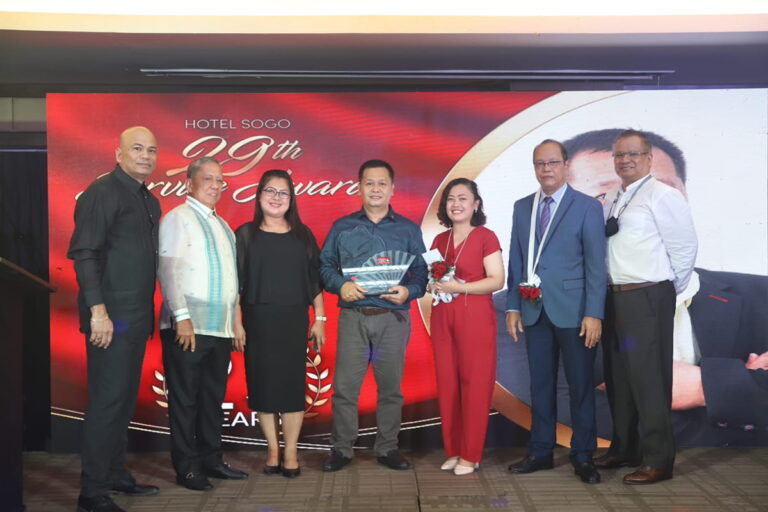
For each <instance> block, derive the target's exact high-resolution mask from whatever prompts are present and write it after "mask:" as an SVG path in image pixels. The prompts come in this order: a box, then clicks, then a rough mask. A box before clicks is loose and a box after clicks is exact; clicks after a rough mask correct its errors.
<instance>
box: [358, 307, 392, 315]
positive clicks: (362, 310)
mask: <svg viewBox="0 0 768 512" xmlns="http://www.w3.org/2000/svg"><path fill="white" fill-rule="evenodd" d="M352 310H353V311H357V312H358V313H360V314H363V315H365V316H375V315H384V314H386V313H390V312H392V310H391V309H389V308H355V307H353V308H352Z"/></svg>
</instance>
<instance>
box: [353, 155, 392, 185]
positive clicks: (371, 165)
mask: <svg viewBox="0 0 768 512" xmlns="http://www.w3.org/2000/svg"><path fill="white" fill-rule="evenodd" d="M374 167H384V168H385V169H386V170H387V172H389V179H390V180H391V181H392V183H394V182H395V171H394V169H392V166H391V165H389V164H388V163H387V162H385V161H384V160H368V161H367V162H363V165H361V166H360V170H359V171H357V181H363V173H364V172H365V170H366V169H373V168H374Z"/></svg>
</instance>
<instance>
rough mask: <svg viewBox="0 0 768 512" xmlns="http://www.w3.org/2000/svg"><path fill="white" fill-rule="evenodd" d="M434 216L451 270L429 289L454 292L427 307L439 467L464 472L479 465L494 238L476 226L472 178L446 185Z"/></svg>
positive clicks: (497, 250) (486, 402) (499, 279)
mask: <svg viewBox="0 0 768 512" xmlns="http://www.w3.org/2000/svg"><path fill="white" fill-rule="evenodd" d="M437 217H438V219H439V220H440V223H441V224H442V225H444V226H446V227H447V228H449V229H448V230H447V231H444V232H443V233H440V234H439V235H437V236H436V237H435V240H434V241H433V242H432V249H438V250H439V251H440V254H441V255H442V257H443V260H444V261H445V262H446V263H448V264H449V265H451V266H455V277H451V279H450V280H448V281H439V282H437V283H431V284H430V292H432V293H433V295H435V294H439V293H444V294H453V298H452V299H449V300H450V302H445V301H441V302H439V303H438V304H437V305H435V306H433V308H432V315H431V320H430V328H431V337H432V346H433V347H434V351H435V370H436V373H437V390H438V402H439V404H440V415H441V416H442V427H443V443H444V445H445V453H446V455H447V456H448V459H447V460H446V461H445V463H443V465H442V466H441V469H443V470H446V471H449V470H453V472H454V474H456V475H468V474H470V473H472V472H474V470H475V469H477V468H478V467H479V465H480V460H481V459H482V456H483V446H484V445H485V435H486V430H487V427H488V411H489V409H490V406H491V394H492V393H493V385H494V381H495V380H496V313H495V312H494V309H493V302H492V300H491V294H492V293H493V292H495V291H497V290H500V289H501V288H502V287H503V285H504V263H503V261H502V258H501V246H500V245H499V240H498V239H497V238H496V235H495V234H494V233H493V231H491V230H489V229H488V228H485V227H483V224H485V214H484V213H483V200H482V198H481V197H480V195H479V194H478V191H477V185H476V184H475V182H474V181H471V180H468V179H466V178H457V179H455V180H452V181H451V182H450V183H448V185H446V187H445V189H444V190H443V194H442V197H441V198H440V206H439V209H438V213H437Z"/></svg>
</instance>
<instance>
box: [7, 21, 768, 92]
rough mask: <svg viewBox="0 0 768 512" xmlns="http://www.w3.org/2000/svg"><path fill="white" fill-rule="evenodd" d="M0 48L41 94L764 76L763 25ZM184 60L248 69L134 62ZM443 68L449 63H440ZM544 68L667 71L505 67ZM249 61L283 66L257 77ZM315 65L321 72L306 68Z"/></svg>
mask: <svg viewBox="0 0 768 512" xmlns="http://www.w3.org/2000/svg"><path fill="white" fill-rule="evenodd" d="M0 56H2V57H0V96H15V97H42V96H44V95H45V93H47V92H150V91H151V92H161V91H184V92H189V91H214V92H215V91H222V92H224V91H259V90H382V89H387V90H391V89H395V90H400V89H408V90H413V89H415V90H451V89H469V90H507V89H513V90H520V89H562V88H570V89H580V88H587V89H589V88H598V89H600V88H623V87H625V86H629V87H659V86H660V87H765V86H768V31H765V32H719V33H684V34H679V33H677V34H676V33H662V34H653V33H644V34H506V33H505V34H487V33H485V34H126V33H93V32H88V33H85V32H53V31H19V30H0ZM190 68H194V69H220V70H221V69H224V70H227V69H229V70H251V72H250V73H249V74H248V75H249V76H245V77H243V76H217V77H215V78H209V77H204V76H147V75H146V74H144V73H142V72H141V70H142V69H190ZM449 70H453V71H455V72H454V73H450V74H446V73H445V72H446V71H449ZM550 70H587V71H614V72H616V71H622V72H623V71H654V72H658V71H665V72H669V73H662V74H660V75H658V76H656V75H655V76H654V77H653V78H652V79H613V80H610V79H609V80H597V79H591V78H587V79H583V80H570V79H569V77H567V76H565V75H563V77H558V76H556V77H555V78H552V79H546V78H542V77H539V78H538V79H537V78H535V77H534V78H533V79H530V78H529V77H526V79H525V80H523V79H521V78H520V77H519V76H518V77H516V78H515V77H511V78H510V77H509V76H508V75H509V74H510V73H512V74H517V75H519V73H515V72H520V71H539V72H543V71H550ZM258 71H265V72H268V71H285V72H286V73H281V74H279V75H280V76H265V75H264V74H263V73H258ZM376 71H385V72H393V73H390V74H389V76H385V77H381V76H376V74H375V73H372V72H376ZM422 71H428V72H430V73H419V72H422ZM317 72H325V73H324V74H325V75H331V76H327V77H322V76H319V77H318V76H311V75H307V73H315V74H316V73H317ZM487 72H494V73H495V74H494V73H487ZM321 74H322V73H321ZM477 75H482V76H480V77H478V76H477ZM580 75H581V76H583V73H582V74H580Z"/></svg>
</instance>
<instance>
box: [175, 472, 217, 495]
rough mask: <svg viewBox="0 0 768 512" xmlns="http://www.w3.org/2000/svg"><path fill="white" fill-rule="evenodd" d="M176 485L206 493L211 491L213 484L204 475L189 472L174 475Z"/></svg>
mask: <svg viewBox="0 0 768 512" xmlns="http://www.w3.org/2000/svg"><path fill="white" fill-rule="evenodd" d="M176 483H177V484H179V485H181V486H182V487H186V488H187V489H189V490H191V491H207V490H209V489H213V484H211V482H210V480H208V479H207V478H206V477H205V475H201V474H200V473H193V472H191V471H190V472H189V473H187V474H186V475H176Z"/></svg>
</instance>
